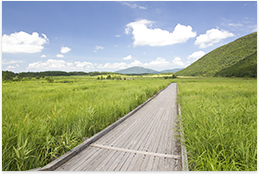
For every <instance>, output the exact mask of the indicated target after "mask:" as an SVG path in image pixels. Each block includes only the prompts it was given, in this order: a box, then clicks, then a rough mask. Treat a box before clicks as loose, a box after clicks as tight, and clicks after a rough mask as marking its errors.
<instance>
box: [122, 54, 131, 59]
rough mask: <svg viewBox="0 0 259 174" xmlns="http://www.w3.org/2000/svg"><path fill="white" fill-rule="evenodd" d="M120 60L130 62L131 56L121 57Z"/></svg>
mask: <svg viewBox="0 0 259 174" xmlns="http://www.w3.org/2000/svg"><path fill="white" fill-rule="evenodd" d="M122 59H123V60H131V59H132V56H131V55H128V56H127V57H123V58H122Z"/></svg>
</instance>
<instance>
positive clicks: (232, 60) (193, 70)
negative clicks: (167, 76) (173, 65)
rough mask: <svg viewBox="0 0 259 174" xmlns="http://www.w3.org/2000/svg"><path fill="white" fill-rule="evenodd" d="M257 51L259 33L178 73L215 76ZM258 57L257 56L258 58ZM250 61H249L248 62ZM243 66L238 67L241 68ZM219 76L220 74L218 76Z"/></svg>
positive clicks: (244, 38) (213, 53) (243, 38)
mask: <svg viewBox="0 0 259 174" xmlns="http://www.w3.org/2000/svg"><path fill="white" fill-rule="evenodd" d="M256 51H257V32H254V33H252V34H249V35H246V36H244V37H241V38H239V39H237V40H235V41H233V42H231V43H229V44H226V45H224V46H221V47H219V48H217V49H215V50H213V51H211V52H209V53H208V54H206V55H204V56H203V57H202V58H200V59H199V60H197V61H196V62H194V63H193V64H191V65H190V66H188V67H187V68H185V69H183V70H181V71H178V72H176V75H181V76H199V75H202V76H214V75H215V74H217V73H218V72H220V71H221V70H223V69H226V68H229V67H232V66H233V67H234V68H235V66H234V65H235V64H237V63H238V62H240V61H241V60H243V59H246V58H248V57H249V56H251V55H254V56H255V55H256V54H254V53H255V52H256ZM256 57H257V56H256ZM248 60H250V59H247V61H248ZM240 66H241V65H239V66H237V67H240ZM218 75H219V74H218Z"/></svg>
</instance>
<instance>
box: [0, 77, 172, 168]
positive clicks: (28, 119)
mask: <svg viewBox="0 0 259 174" xmlns="http://www.w3.org/2000/svg"><path fill="white" fill-rule="evenodd" d="M53 80H54V83H48V82H47V80H45V79H31V80H29V81H20V82H11V83H2V170H4V171H6V170H8V171H10V170H11V171H13V170H22V171H24V170H29V169H33V168H37V167H43V166H44V165H46V164H48V163H49V162H51V161H52V160H54V159H55V158H57V157H58V156H60V155H62V154H64V153H65V152H67V151H69V150H70V149H72V148H74V147H75V146H77V145H78V144H80V143H82V142H83V140H84V138H85V137H91V136H93V135H94V134H95V133H97V132H99V131H101V130H102V129H104V128H105V127H107V126H108V125H110V124H112V123H113V122H115V121H117V120H118V118H119V117H123V116H124V115H126V114H127V113H129V112H130V111H131V110H133V109H134V108H136V107H137V106H138V105H140V104H141V103H143V102H144V101H146V100H147V99H148V98H150V97H151V96H153V95H154V94H155V93H157V92H158V91H159V90H161V89H163V88H165V87H166V86H167V85H168V84H170V82H171V81H172V79H171V80H165V79H158V78H156V79H154V78H141V79H138V78H134V80H133V78H132V77H130V80H117V81H115V80H96V77H90V76H74V77H55V78H53Z"/></svg>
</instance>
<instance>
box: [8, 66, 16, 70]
mask: <svg viewBox="0 0 259 174" xmlns="http://www.w3.org/2000/svg"><path fill="white" fill-rule="evenodd" d="M14 68H16V67H15V66H8V67H7V68H6V69H7V70H8V69H14Z"/></svg>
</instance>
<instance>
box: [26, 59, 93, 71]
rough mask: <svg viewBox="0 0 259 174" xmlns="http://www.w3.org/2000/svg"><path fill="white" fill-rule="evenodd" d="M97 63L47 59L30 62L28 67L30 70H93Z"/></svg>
mask: <svg viewBox="0 0 259 174" xmlns="http://www.w3.org/2000/svg"><path fill="white" fill-rule="evenodd" d="M95 66H96V64H93V63H90V62H85V61H84V62H80V61H75V62H66V61H65V60H55V59H48V60H47V61H45V62H43V61H38V62H34V63H30V64H29V65H28V67H27V69H26V70H27V71H28V70H32V71H43V70H61V71H72V70H73V71H80V70H84V71H91V70H93V69H94V67H95Z"/></svg>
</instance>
